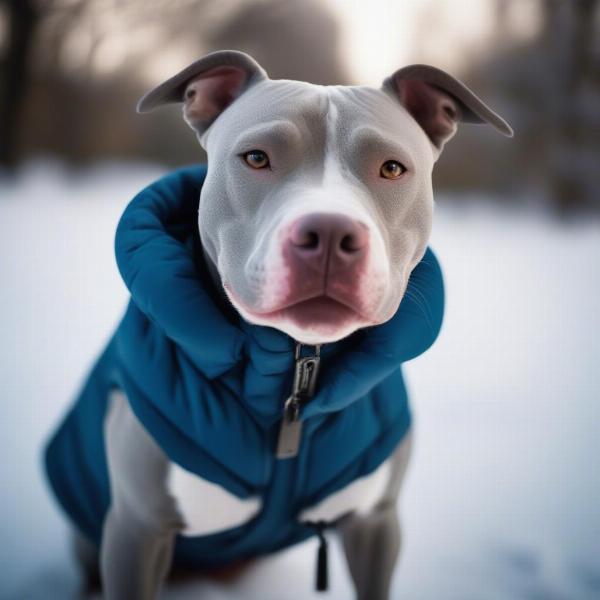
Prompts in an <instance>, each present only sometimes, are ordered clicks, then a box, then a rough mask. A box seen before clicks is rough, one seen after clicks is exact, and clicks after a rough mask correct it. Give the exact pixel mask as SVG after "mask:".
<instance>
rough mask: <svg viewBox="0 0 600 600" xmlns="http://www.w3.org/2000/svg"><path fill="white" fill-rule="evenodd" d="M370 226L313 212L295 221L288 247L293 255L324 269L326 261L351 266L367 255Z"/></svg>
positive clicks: (333, 215)
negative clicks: (368, 228)
mask: <svg viewBox="0 0 600 600" xmlns="http://www.w3.org/2000/svg"><path fill="white" fill-rule="evenodd" d="M368 239H369V234H368V231H367V227H366V226H365V225H364V224H363V223H361V222H359V221H355V220H354V219H351V218H350V217H347V216H346V215H340V214H327V213H311V214H309V215H305V216H303V217H300V218H299V219H298V220H297V221H295V222H294V223H293V224H292V227H291V230H290V234H289V239H288V243H289V248H290V250H291V254H292V256H293V257H294V258H296V259H300V260H301V261H302V262H303V263H305V264H308V265H309V266H311V267H313V268H315V269H317V270H324V269H325V267H326V262H325V261H327V262H328V263H330V264H332V265H339V264H340V263H341V264H343V265H346V266H350V265H352V264H354V263H356V262H357V261H359V260H361V259H362V258H363V257H364V254H365V252H366V248H367V244H368Z"/></svg>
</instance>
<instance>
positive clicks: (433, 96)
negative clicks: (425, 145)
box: [382, 65, 513, 156]
mask: <svg viewBox="0 0 600 600" xmlns="http://www.w3.org/2000/svg"><path fill="white" fill-rule="evenodd" d="M382 89H383V90H384V91H386V92H388V93H391V94H392V95H393V96H394V97H395V98H396V99H397V100H399V101H400V103H401V104H402V106H404V108H406V110H407V111H408V112H409V113H410V114H411V115H412V116H413V117H414V119H415V120H416V121H417V123H419V125H420V126H421V128H422V129H423V130H424V131H425V133H426V134H427V136H428V137H429V139H430V140H431V142H432V144H433V145H434V146H435V148H436V149H437V155H438V156H439V153H440V152H441V150H442V148H443V147H444V144H445V143H446V142H447V141H448V140H449V139H450V138H451V137H452V136H453V135H454V134H455V133H456V129H457V123H458V122H459V121H463V122H466V123H489V124H490V125H493V126H494V127H495V128H496V129H497V130H498V131H499V132H500V133H503V134H504V135H506V136H508V137H512V135H513V130H512V129H511V127H510V125H509V124H508V123H507V122H506V121H505V120H504V119H503V118H502V117H500V116H499V115H497V114H496V113H495V112H494V111H493V110H492V109H491V108H489V107H488V106H486V105H485V104H484V102H482V101H481V100H480V99H479V98H478V97H477V96H476V95H475V94H474V93H473V92H472V91H471V90H470V89H469V88H468V87H467V86H466V85H465V84H464V83H462V82H461V81H459V80H458V79H455V78H454V77H452V76H451V75H448V73H446V72H445V71H442V70H441V69H437V68H435V67H430V66H429V65H410V66H408V67H404V68H402V69H398V71H396V72H395V73H393V74H392V75H390V76H389V77H387V78H386V79H385V80H384V81H383V84H382Z"/></svg>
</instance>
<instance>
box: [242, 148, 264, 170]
mask: <svg viewBox="0 0 600 600" xmlns="http://www.w3.org/2000/svg"><path fill="white" fill-rule="evenodd" d="M244 160H245V161H246V163H247V164H249V165H250V166H251V167H252V168H253V169H264V168H266V167H268V166H269V157H268V156H267V154H266V152H263V151H262V150H250V152H246V153H245V154H244Z"/></svg>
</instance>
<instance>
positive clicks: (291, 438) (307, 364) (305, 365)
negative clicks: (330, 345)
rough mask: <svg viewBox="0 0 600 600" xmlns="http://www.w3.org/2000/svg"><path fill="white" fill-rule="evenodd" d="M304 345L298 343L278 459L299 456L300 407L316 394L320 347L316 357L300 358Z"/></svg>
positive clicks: (285, 407) (282, 425)
mask: <svg viewBox="0 0 600 600" xmlns="http://www.w3.org/2000/svg"><path fill="white" fill-rule="evenodd" d="M301 346H302V344H300V343H299V342H297V343H296V352H295V360H296V367H295V370H294V384H293V388H292V395H291V396H290V397H289V398H288V399H287V400H286V401H285V404H284V407H283V419H282V420H281V426H280V428H279V439H278V441H277V451H276V454H275V455H276V456H277V458H292V457H293V456H296V455H297V454H298V450H299V448H300V438H301V434H302V421H301V420H300V405H301V403H302V402H306V401H307V400H309V399H310V398H312V396H314V393H315V387H316V383H317V374H318V372H319V362H320V360H321V357H320V349H321V347H320V345H317V346H315V350H316V351H315V356H304V357H301V356H300V348H301Z"/></svg>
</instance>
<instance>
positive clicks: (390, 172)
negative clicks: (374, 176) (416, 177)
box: [379, 160, 406, 179]
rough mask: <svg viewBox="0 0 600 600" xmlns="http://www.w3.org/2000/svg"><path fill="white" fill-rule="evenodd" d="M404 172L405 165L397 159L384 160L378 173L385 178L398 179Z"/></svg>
mask: <svg viewBox="0 0 600 600" xmlns="http://www.w3.org/2000/svg"><path fill="white" fill-rule="evenodd" d="M404 173H406V167H405V166H404V165H403V164H402V163H400V162H398V161H397V160H386V161H385V162H384V163H383V164H382V165H381V169H380V171H379V174H380V175H381V176H382V177H385V178H386V179H398V177H400V176H401V175H403V174H404Z"/></svg>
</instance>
